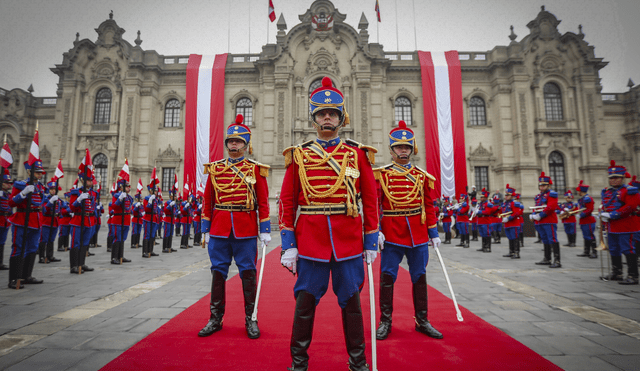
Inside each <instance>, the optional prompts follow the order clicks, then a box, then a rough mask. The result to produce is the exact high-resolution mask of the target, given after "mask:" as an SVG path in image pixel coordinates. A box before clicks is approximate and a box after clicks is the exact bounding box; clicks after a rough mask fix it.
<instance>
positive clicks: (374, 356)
mask: <svg viewBox="0 0 640 371" xmlns="http://www.w3.org/2000/svg"><path fill="white" fill-rule="evenodd" d="M367 273H368V275H369V307H370V308H371V364H372V368H371V371H378V355H377V352H376V298H375V292H374V290H375V289H374V287H373V268H371V263H367Z"/></svg>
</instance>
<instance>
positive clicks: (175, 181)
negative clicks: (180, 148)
mask: <svg viewBox="0 0 640 371" xmlns="http://www.w3.org/2000/svg"><path fill="white" fill-rule="evenodd" d="M173 176H174V180H173V192H175V193H176V196H177V193H178V189H180V185H179V184H178V174H173Z"/></svg>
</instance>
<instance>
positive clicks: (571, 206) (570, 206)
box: [556, 202, 576, 223]
mask: <svg viewBox="0 0 640 371" xmlns="http://www.w3.org/2000/svg"><path fill="white" fill-rule="evenodd" d="M564 209H569V211H573V210H575V209H576V204H575V203H573V202H563V203H561V204H560V203H559V204H558V210H557V211H556V212H557V214H558V215H559V216H562V214H563V213H565V210H564ZM561 220H562V223H575V222H576V216H575V214H573V215H569V216H567V217H566V218H563V219H561Z"/></svg>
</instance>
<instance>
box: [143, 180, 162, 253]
mask: <svg viewBox="0 0 640 371" xmlns="http://www.w3.org/2000/svg"><path fill="white" fill-rule="evenodd" d="M154 173H155V169H154ZM154 175H155V174H154ZM156 186H157V184H156V179H155V178H154V177H153V176H152V177H151V183H150V184H149V185H148V186H147V190H148V191H149V195H148V196H147V197H145V198H144V216H143V221H142V225H143V227H144V239H143V240H142V257H143V258H150V257H152V256H158V254H156V253H154V252H153V246H154V245H155V238H156V226H157V224H156V221H157V218H156V217H157V215H156V214H157V213H158V211H157V209H158V207H157V204H158V200H156Z"/></svg>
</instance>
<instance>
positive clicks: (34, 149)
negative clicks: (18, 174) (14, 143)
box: [27, 130, 40, 166]
mask: <svg viewBox="0 0 640 371" xmlns="http://www.w3.org/2000/svg"><path fill="white" fill-rule="evenodd" d="M38 138H39V136H38V131H37V130H36V133H35V134H34V135H33V141H32V142H31V149H29V159H28V160H27V162H28V163H29V166H31V165H33V164H34V163H35V162H36V161H37V160H39V159H40V146H39V145H38V142H39V139H38Z"/></svg>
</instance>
